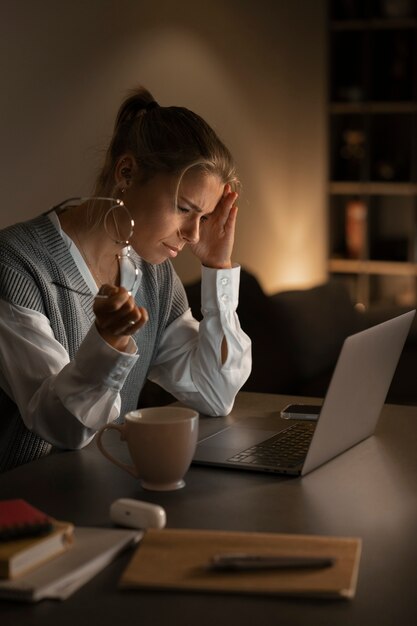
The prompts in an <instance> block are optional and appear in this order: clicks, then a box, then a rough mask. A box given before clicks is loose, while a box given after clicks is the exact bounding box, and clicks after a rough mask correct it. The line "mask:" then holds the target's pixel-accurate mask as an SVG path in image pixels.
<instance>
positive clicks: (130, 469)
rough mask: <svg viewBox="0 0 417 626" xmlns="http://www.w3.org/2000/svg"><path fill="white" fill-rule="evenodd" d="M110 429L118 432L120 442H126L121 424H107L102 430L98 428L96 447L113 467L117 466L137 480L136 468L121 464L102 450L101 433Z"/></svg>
mask: <svg viewBox="0 0 417 626" xmlns="http://www.w3.org/2000/svg"><path fill="white" fill-rule="evenodd" d="M112 428H113V429H114V430H118V431H119V433H120V439H121V440H122V441H126V439H125V427H124V425H123V424H120V425H119V424H107V425H106V426H103V427H102V428H100V430H99V431H97V446H98V449H99V450H100V452H101V453H102V454H103V455H104V456H105V457H106V459H108V460H109V461H111V462H112V463H114V464H115V465H118V466H119V467H121V468H122V469H124V470H126V472H128V473H129V474H131V475H132V476H133V477H134V478H139V476H138V473H137V471H136V468H135V467H134V466H133V465H129V464H128V463H122V462H121V461H118V460H117V459H116V458H115V457H114V456H112V455H111V454H110V453H109V452H107V450H106V449H105V448H104V445H103V443H102V441H101V436H102V435H103V433H105V432H106V430H110V429H112Z"/></svg>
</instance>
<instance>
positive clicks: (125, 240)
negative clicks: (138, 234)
mask: <svg viewBox="0 0 417 626" xmlns="http://www.w3.org/2000/svg"><path fill="white" fill-rule="evenodd" d="M87 202H88V203H93V202H99V203H109V208H108V209H106V211H105V213H104V217H103V225H104V229H105V231H106V234H107V235H108V237H109V238H110V239H111V240H112V241H113V242H114V243H115V244H118V245H122V246H123V253H121V254H117V255H116V258H117V259H118V262H119V267H120V273H121V275H122V274H126V277H127V280H128V285H127V286H126V285H123V284H122V285H121V286H123V287H125V289H126V290H127V291H128V292H129V294H132V292H133V290H134V289H135V287H136V283H137V281H138V277H139V268H138V266H137V264H136V262H135V260H134V259H133V258H132V256H131V251H132V247H131V245H130V239H131V237H132V235H133V232H134V226H135V222H134V220H133V219H132V217H131V215H130V213H129V210H128V208H127V207H126V205H125V204H124V202H123V200H120V199H118V198H105V197H100V196H95V197H80V198H78V197H76V198H68V199H67V200H64V201H63V202H61V203H60V204H58V205H56V206H54V207H52V208H51V209H49V210H48V211H46V212H45V213H44V215H48V214H49V213H52V212H53V211H55V212H56V213H59V212H60V211H62V210H65V209H66V208H67V207H69V206H74V205H75V206H79V205H81V204H84V203H87ZM116 211H119V214H118V213H117V212H116ZM123 214H124V219H125V220H126V224H127V226H128V232H127V233H126V236H124V235H123V233H122V228H121V224H120V221H121V219H120V218H121V216H122V215H123ZM122 270H123V271H122ZM52 284H53V285H56V286H57V287H61V288H62V289H67V290H68V291H72V292H73V293H77V294H79V295H81V296H87V297H91V293H86V292H84V291H79V290H77V289H73V288H72V287H69V286H68V285H64V284H62V283H59V282H56V281H53V282H52ZM95 297H101V298H106V297H107V296H105V295H103V294H97V295H96V296H95Z"/></svg>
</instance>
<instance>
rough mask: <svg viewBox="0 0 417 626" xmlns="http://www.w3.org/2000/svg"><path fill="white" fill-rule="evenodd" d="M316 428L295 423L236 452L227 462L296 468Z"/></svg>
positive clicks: (310, 423) (308, 423)
mask: <svg viewBox="0 0 417 626" xmlns="http://www.w3.org/2000/svg"><path fill="white" fill-rule="evenodd" d="M315 427H316V424H315V423H312V422H296V423H295V424H292V425H291V426H289V427H288V428H286V429H285V430H282V431H281V432H279V433H278V434H277V435H274V436H273V437H271V438H270V439H266V440H265V441H262V442H261V443H258V444H256V445H254V446H251V447H250V448H247V450H243V451H242V452H238V453H237V454H235V455H234V456H232V457H231V458H230V459H228V461H233V462H234V463H245V464H246V465H247V464H250V465H257V466H260V467H261V466H265V467H277V468H279V467H296V466H297V465H299V464H300V463H302V462H303V461H304V458H305V456H306V454H307V450H308V447H309V445H310V441H311V438H312V436H313V433H314V429H315Z"/></svg>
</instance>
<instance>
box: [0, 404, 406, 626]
mask: <svg viewBox="0 0 417 626" xmlns="http://www.w3.org/2000/svg"><path fill="white" fill-rule="evenodd" d="M289 400H290V398H288V397H284V396H273V395H264V394H248V393H242V394H240V395H239V397H238V399H237V402H236V407H235V409H234V411H233V412H232V414H231V415H230V416H229V417H228V418H226V419H227V420H229V421H230V420H234V419H239V418H241V417H242V416H255V415H259V416H260V417H261V416H262V415H268V414H270V413H271V412H275V411H277V410H279V409H280V408H281V407H282V406H283V405H284V403H285V402H287V401H289ZM222 422H223V420H221V419H217V418H215V419H209V418H207V419H202V420H201V432H204V433H206V432H209V431H211V430H214V429H217V428H218V427H219V424H220V423H222ZM111 445H112V446H113V452H114V451H116V450H119V454H125V452H121V451H120V449H121V448H122V446H123V444H121V443H120V442H119V441H118V440H117V435H116V437H115V438H113V439H112V443H111ZM186 483H187V484H186V487H185V489H183V490H181V491H177V492H171V493H161V494H158V493H152V492H146V491H144V490H142V489H141V488H140V487H139V485H138V484H137V482H136V481H135V479H133V478H132V477H130V476H129V475H128V474H126V473H124V472H123V471H122V470H120V469H119V468H117V467H116V466H114V465H112V464H111V463H110V462H108V461H107V460H106V459H104V457H102V456H101V454H100V453H99V452H98V450H97V448H96V446H95V444H94V442H93V444H92V445H90V446H89V447H88V448H87V449H85V450H81V451H79V452H66V453H59V454H55V455H52V456H50V457H46V458H44V459H41V460H39V461H36V462H35V463H32V464H29V465H26V466H22V467H20V468H17V469H16V470H13V471H11V472H7V473H5V474H3V475H0V498H10V497H23V498H26V499H28V500H29V501H31V502H32V503H33V504H35V505H36V506H38V507H40V508H42V509H44V510H46V511H47V512H48V513H50V514H51V515H54V516H56V517H58V518H61V519H68V520H71V521H73V522H75V523H76V524H78V525H86V526H110V525H111V522H110V520H109V516H108V512H109V507H110V504H111V502H113V500H115V499H116V498H120V497H130V498H138V499H143V500H147V501H149V502H156V503H159V504H161V505H162V506H163V507H165V509H166V512H167V519H168V526H171V527H184V528H185V527H187V528H211V529H230V530H245V531H247V530H257V531H265V532H289V533H312V534H328V535H343V536H358V537H362V540H363V553H362V560H361V567H360V573H359V582H358V589H357V594H356V597H355V598H354V599H353V600H352V601H346V602H344V601H331V602H329V601H316V600H314V601H313V600H308V601H306V600H303V601H301V600H299V599H298V600H295V599H293V600H291V599H284V598H263V597H253V596H252V597H249V596H227V595H224V596H221V595H211V594H207V595H204V594H176V593H168V592H155V591H153V592H122V591H118V590H117V581H118V579H119V577H120V575H121V572H122V571H123V568H124V567H125V565H126V564H127V562H128V560H129V558H130V555H129V554H125V555H122V556H121V557H119V558H118V559H117V561H115V562H114V563H113V564H111V565H110V566H109V567H107V568H106V569H105V570H103V571H102V572H101V573H100V574H99V575H98V576H97V577H95V578H94V579H93V580H92V581H91V582H89V583H88V584H87V585H85V586H84V587H83V588H81V589H80V590H79V591H78V592H77V593H75V594H74V595H73V596H72V597H71V598H69V599H68V600H66V601H65V602H61V603H59V602H51V601H44V602H41V603H39V604H37V605H33V606H25V605H19V604H13V603H8V602H1V603H0V622H1V624H2V626H9V625H10V626H11V625H12V624H13V626H15V625H16V624H24V625H25V626H30V625H32V624H36V625H37V626H41V625H42V626H67V625H68V626H81V625H84V624H91V625H93V624H96V625H97V626H98V625H100V626H107V625H111V626H115V625H116V624H117V625H124V624H126V625H127V624H129V625H130V624H134V623H136V624H140V626H148V625H151V626H164V625H167V626H168V625H169V626H171V625H172V626H175V625H181V626H194V625H197V624H198V625H199V626H205V625H210V626H212V625H213V623H214V624H216V626H222V625H227V626H230V625H235V624H236V625H239V626H246V625H249V624H250V625H255V624H256V625H258V624H259V625H263V624H280V626H286V625H296V624H305V623H307V622H309V623H312V624H317V625H320V626H326V625H329V626H330V625H331V626H336V625H337V626H344V625H349V626H353V625H357V626H362V625H365V624H378V625H379V626H393V625H394V624H402V625H404V626H409V625H410V626H411V625H412V624H416V623H417V600H416V582H417V580H416V579H417V540H416V533H417V407H405V406H401V407H400V406H386V407H385V408H384V410H383V414H382V417H381V420H380V423H379V426H378V430H377V433H376V435H375V436H374V437H371V438H369V439H367V440H366V441H364V442H362V443H361V444H359V445H358V446H356V447H355V448H353V449H352V450H350V451H348V452H346V453H345V454H344V455H342V456H340V457H338V458H337V459H334V460H333V461H331V462H329V463H327V464H326V465H324V466H322V467H321V468H319V469H317V470H315V471H314V472H312V473H311V474H309V475H307V476H306V477H304V478H302V479H300V478H286V477H282V478H281V477H277V476H273V475H271V474H255V473H254V474H251V473H245V472H236V471H234V470H219V469H208V468H203V467H193V468H192V469H191V470H190V471H189V473H188V474H187V477H186Z"/></svg>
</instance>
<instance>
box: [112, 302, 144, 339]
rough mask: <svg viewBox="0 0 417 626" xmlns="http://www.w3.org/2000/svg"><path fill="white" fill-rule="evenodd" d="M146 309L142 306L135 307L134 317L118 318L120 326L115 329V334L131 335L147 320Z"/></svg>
mask: <svg viewBox="0 0 417 626" xmlns="http://www.w3.org/2000/svg"><path fill="white" fill-rule="evenodd" d="M148 319H149V315H148V311H147V310H146V309H145V308H143V307H137V309H136V311H135V312H134V317H126V318H125V319H124V320H120V327H119V328H118V329H117V331H115V334H117V335H133V334H134V333H136V332H137V331H138V330H139V329H140V328H142V327H143V326H144V325H145V324H146V323H147V321H148Z"/></svg>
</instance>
